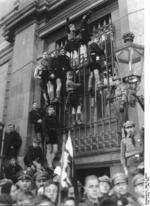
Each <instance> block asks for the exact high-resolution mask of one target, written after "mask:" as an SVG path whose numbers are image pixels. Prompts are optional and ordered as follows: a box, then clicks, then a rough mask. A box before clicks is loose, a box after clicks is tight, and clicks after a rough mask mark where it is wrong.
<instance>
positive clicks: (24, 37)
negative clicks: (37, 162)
mask: <svg viewBox="0 0 150 206" xmlns="http://www.w3.org/2000/svg"><path fill="white" fill-rule="evenodd" d="M35 30H36V23H32V24H31V25H30V26H28V27H27V28H24V29H22V30H21V31H19V32H18V33H16V36H15V41H14V48H13V63H12V71H11V78H10V91H9V100H8V111H7V120H6V123H10V122H12V123H14V124H15V125H16V128H17V130H18V132H19V133H20V135H21V137H22V140H23V144H22V148H21V151H20V156H23V155H24V151H25V148H26V144H27V139H28V140H29V139H31V136H30V134H31V131H30V129H29V126H28V118H29V110H30V109H31V102H32V100H33V97H34V90H35V82H34V79H33V71H34V67H35V62H36V56H37V40H36V36H35Z"/></svg>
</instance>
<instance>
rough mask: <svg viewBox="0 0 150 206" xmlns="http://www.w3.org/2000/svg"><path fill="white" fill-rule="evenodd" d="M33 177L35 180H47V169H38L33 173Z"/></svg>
mask: <svg viewBox="0 0 150 206" xmlns="http://www.w3.org/2000/svg"><path fill="white" fill-rule="evenodd" d="M35 179H36V180H48V179H49V173H48V172H47V171H45V170H44V171H43V170H41V171H38V172H37V173H36V174H35Z"/></svg>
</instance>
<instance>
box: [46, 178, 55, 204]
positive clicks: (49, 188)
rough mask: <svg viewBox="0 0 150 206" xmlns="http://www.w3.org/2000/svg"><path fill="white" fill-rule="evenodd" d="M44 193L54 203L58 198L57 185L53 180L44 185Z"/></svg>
mask: <svg viewBox="0 0 150 206" xmlns="http://www.w3.org/2000/svg"><path fill="white" fill-rule="evenodd" d="M45 195H46V196H47V197H48V198H49V199H50V200H51V202H52V203H53V204H54V205H56V204H57V198H58V185H57V184H56V183H54V182H49V183H47V184H46V185H45Z"/></svg>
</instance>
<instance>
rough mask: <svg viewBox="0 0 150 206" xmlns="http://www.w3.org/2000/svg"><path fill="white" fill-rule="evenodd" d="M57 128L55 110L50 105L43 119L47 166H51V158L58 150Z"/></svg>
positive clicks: (52, 158)
mask: <svg viewBox="0 0 150 206" xmlns="http://www.w3.org/2000/svg"><path fill="white" fill-rule="evenodd" d="M57 128H58V122H57V118H56V112H55V109H54V107H53V106H52V105H50V106H48V108H47V112H46V116H45V118H44V120H43V132H44V136H45V138H46V159H47V163H48V166H49V168H52V163H53V160H54V158H55V155H56V153H57V151H58V137H57Z"/></svg>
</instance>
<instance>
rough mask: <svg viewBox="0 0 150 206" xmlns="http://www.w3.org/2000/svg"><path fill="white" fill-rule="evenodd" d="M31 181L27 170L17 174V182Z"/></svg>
mask: <svg viewBox="0 0 150 206" xmlns="http://www.w3.org/2000/svg"><path fill="white" fill-rule="evenodd" d="M31 179H32V177H31V175H30V174H29V172H28V171H27V170H22V171H21V172H20V173H19V174H18V180H31Z"/></svg>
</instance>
